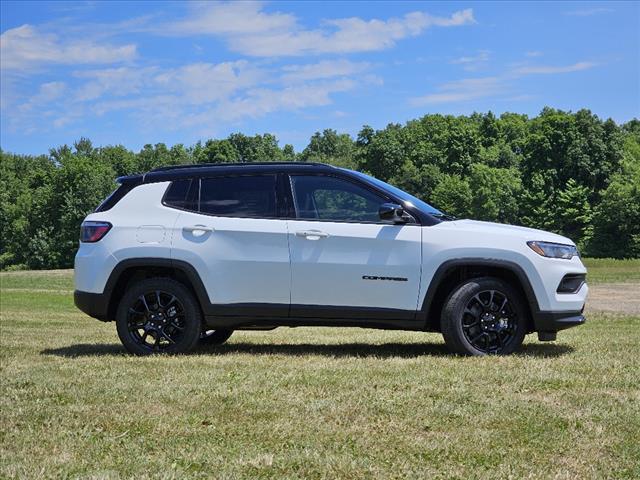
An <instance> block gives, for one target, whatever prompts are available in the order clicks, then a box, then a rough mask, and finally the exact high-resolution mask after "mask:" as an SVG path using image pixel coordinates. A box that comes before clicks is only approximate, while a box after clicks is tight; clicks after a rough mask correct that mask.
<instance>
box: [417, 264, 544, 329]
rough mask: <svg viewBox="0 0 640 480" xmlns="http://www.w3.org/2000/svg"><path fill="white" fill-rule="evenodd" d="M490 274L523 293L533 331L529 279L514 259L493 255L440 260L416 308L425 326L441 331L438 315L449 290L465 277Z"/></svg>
mask: <svg viewBox="0 0 640 480" xmlns="http://www.w3.org/2000/svg"><path fill="white" fill-rule="evenodd" d="M482 276H489V277H495V278H500V279H502V280H505V281H507V282H508V283H509V284H510V285H511V286H512V287H514V288H516V289H517V290H518V291H519V293H520V294H521V295H522V298H523V299H524V300H525V302H526V305H525V306H527V307H528V313H529V316H528V319H527V330H528V331H534V330H535V328H534V321H533V317H534V314H535V313H536V312H538V311H539V306H538V300H537V298H536V295H535V292H534V290H533V287H532V286H531V282H530V281H529V278H528V277H527V274H526V273H525V271H524V269H523V268H522V267H521V266H520V265H518V264H517V263H515V262H511V261H509V260H501V259H493V258H456V259H451V260H447V261H445V262H443V263H442V264H441V265H440V266H439V267H438V268H437V269H436V272H435V273H434V275H433V277H432V279H431V282H430V283H429V287H428V289H427V292H426V294H425V297H424V299H423V302H422V307H421V309H420V311H419V312H418V315H419V318H420V319H421V320H423V321H424V322H425V330H429V331H440V315H441V313H442V308H443V306H444V302H445V300H446V299H447V297H448V295H449V293H451V290H452V289H453V288H454V287H456V286H457V285H459V284H460V283H461V282H463V281H465V280H469V279H472V278H478V277H482Z"/></svg>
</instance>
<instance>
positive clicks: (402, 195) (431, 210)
mask: <svg viewBox="0 0 640 480" xmlns="http://www.w3.org/2000/svg"><path fill="white" fill-rule="evenodd" d="M350 171H352V172H353V173H355V174H356V175H358V176H359V177H362V178H364V179H366V180H367V181H369V182H371V183H373V184H374V185H377V186H378V187H380V188H382V189H383V190H386V191H387V192H389V193H392V194H393V195H395V196H396V197H398V198H399V199H401V200H403V201H405V202H409V203H410V204H411V205H413V206H414V207H416V208H417V209H418V210H422V211H423V212H425V213H428V214H429V215H433V216H434V217H438V218H440V217H447V215H446V214H445V213H443V212H441V211H440V210H438V209H437V208H435V207H432V206H431V205H429V204H428V203H427V202H424V201H422V200H420V199H419V198H418V197H414V196H413V195H410V194H408V193H407V192H405V191H404V190H400V189H399V188H398V187H394V186H393V185H389V184H388V183H386V182H383V181H382V180H378V179H377V178H374V177H372V176H370V175H366V174H364V173H361V172H356V171H354V170H350Z"/></svg>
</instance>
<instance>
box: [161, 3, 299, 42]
mask: <svg viewBox="0 0 640 480" xmlns="http://www.w3.org/2000/svg"><path fill="white" fill-rule="evenodd" d="M261 7H262V5H261V3H260V2H252V1H247V2H227V3H222V2H216V3H213V2H211V3H205V2H202V3H199V4H193V6H192V12H191V15H190V16H189V17H188V18H187V19H185V20H180V21H177V22H175V23H172V24H170V25H168V26H164V27H163V29H166V30H165V33H169V34H175V35H248V34H256V33H264V32H272V31H276V30H287V29H289V28H293V27H295V25H296V18H295V17H294V16H293V15H290V14H285V13H264V12H261V11H260V10H261Z"/></svg>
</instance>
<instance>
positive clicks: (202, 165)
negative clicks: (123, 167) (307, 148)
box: [149, 162, 331, 173]
mask: <svg viewBox="0 0 640 480" xmlns="http://www.w3.org/2000/svg"><path fill="white" fill-rule="evenodd" d="M242 165H314V166H323V167H330V166H331V165H329V164H327V163H319V162H233V163H191V164H189V165H169V166H166V167H158V168H154V169H153V170H150V171H149V173H151V172H164V171H167V170H182V169H186V168H206V167H233V166H242Z"/></svg>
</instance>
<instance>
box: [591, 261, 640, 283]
mask: <svg viewBox="0 0 640 480" xmlns="http://www.w3.org/2000/svg"><path fill="white" fill-rule="evenodd" d="M582 261H583V263H584V264H585V266H586V267H587V271H588V272H589V273H588V275H587V282H589V283H615V282H640V259H638V258H636V259H629V260H617V259H615V258H583V259H582Z"/></svg>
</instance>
